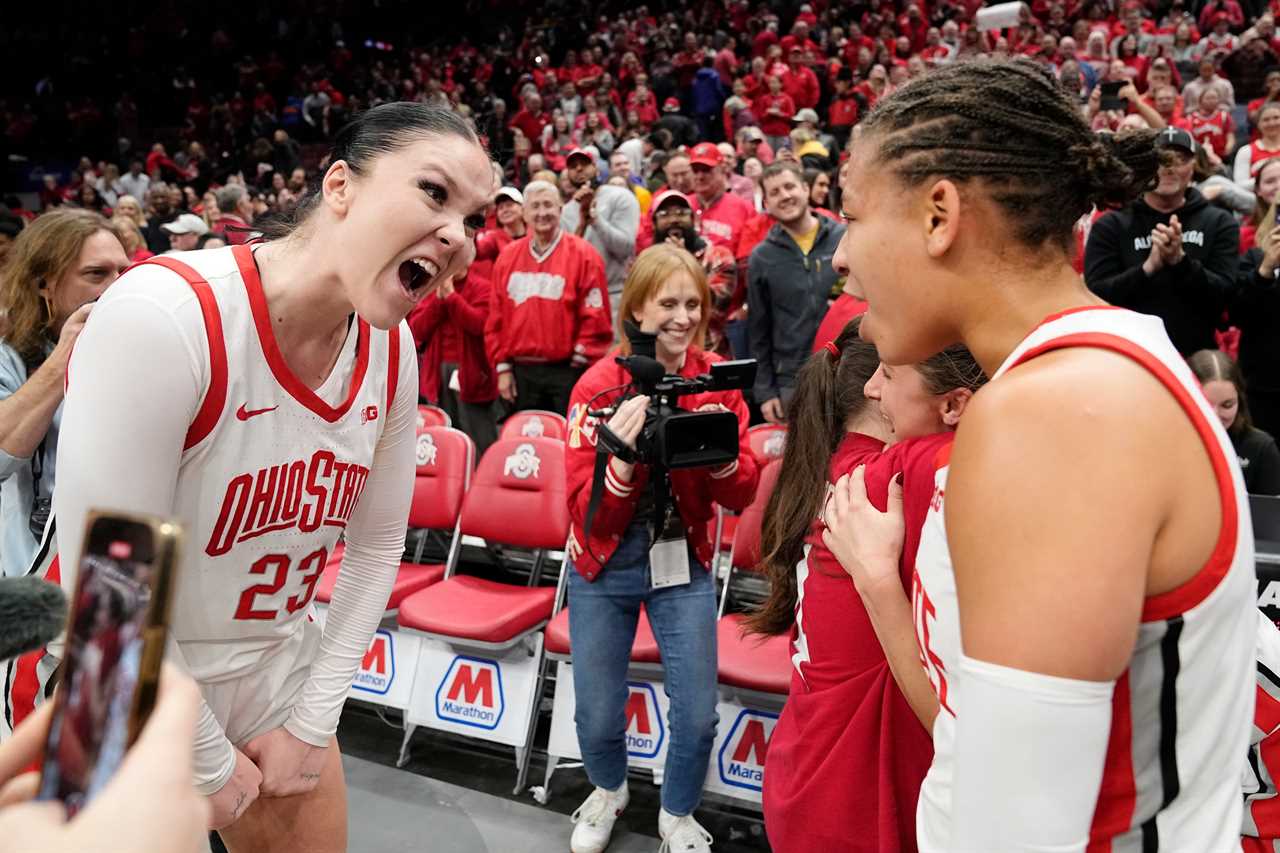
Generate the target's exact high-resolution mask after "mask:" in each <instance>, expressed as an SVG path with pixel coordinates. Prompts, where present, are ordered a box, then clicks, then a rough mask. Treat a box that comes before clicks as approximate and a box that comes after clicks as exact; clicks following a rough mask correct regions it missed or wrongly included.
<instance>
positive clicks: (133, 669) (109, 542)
mask: <svg viewBox="0 0 1280 853" xmlns="http://www.w3.org/2000/svg"><path fill="white" fill-rule="evenodd" d="M151 533H152V531H151V528H150V527H149V526H148V525H145V524H139V523H135V522H128V521H123V520H118V519H98V520H97V521H96V522H94V523H93V526H92V527H91V529H90V533H89V536H88V537H87V539H86V541H85V554H84V557H83V558H82V559H81V561H80V571H79V575H78V578H77V583H76V594H75V600H74V601H73V603H72V604H73V606H72V613H71V619H70V623H69V624H68V627H67V639H66V651H65V653H64V656H63V661H62V667H63V670H62V679H61V682H60V684H59V687H58V691H57V694H56V698H55V700H54V701H55V702H56V703H57V704H56V706H55V708H54V712H53V721H52V723H51V725H50V727H49V740H48V744H47V746H46V749H45V759H44V772H43V774H42V777H41V780H40V793H39V799H42V800H61V801H62V802H63V803H64V804H65V805H66V808H67V814H68V816H71V815H74V814H75V813H76V812H77V811H79V810H80V809H81V808H83V807H84V806H85V805H86V804H87V803H88V802H89V801H90V800H92V799H93V797H94V796H95V795H96V794H98V793H99V792H100V791H101V790H102V788H103V787H105V786H106V784H107V782H108V781H110V779H111V777H112V776H113V775H114V774H115V772H116V770H117V769H118V768H119V766H120V763H121V762H122V761H123V760H124V755H125V752H126V750H127V749H128V747H129V745H130V742H131V740H132V737H133V729H134V721H133V717H134V714H135V712H136V709H135V702H136V701H137V700H136V698H135V694H136V693H137V687H138V683H139V673H140V671H141V666H142V657H143V646H144V643H145V640H146V625H147V613H148V610H149V608H150V606H151V600H152V590H153V585H154V578H153V572H154V565H153V563H154V556H155V554H154V551H155V549H154V545H153V543H152V541H151V540H152V536H151Z"/></svg>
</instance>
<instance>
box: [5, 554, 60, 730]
mask: <svg viewBox="0 0 1280 853" xmlns="http://www.w3.org/2000/svg"><path fill="white" fill-rule="evenodd" d="M44 579H45V580H47V581H48V582H49V583H52V584H59V583H61V582H62V566H61V564H60V563H59V562H58V555H57V554H54V555H53V561H52V562H51V563H49V571H48V572H46V573H45V578H44ZM46 654H48V653H47V652H46V651H45V650H44V649H37V650H36V651H34V652H28V653H27V654H25V655H23V656H22V657H20V658H18V660H17V661H16V662H15V663H14V673H13V687H12V690H11V697H12V708H13V727H14V728H17V727H18V726H19V725H20V724H21V723H22V721H23V720H25V719H26V718H27V715H28V714H30V713H31V712H32V711H34V710H35V709H36V693H37V692H39V690H40V678H39V676H38V674H37V673H36V666H37V665H38V664H39V663H40V661H41V660H43V659H44V656H45V655H46Z"/></svg>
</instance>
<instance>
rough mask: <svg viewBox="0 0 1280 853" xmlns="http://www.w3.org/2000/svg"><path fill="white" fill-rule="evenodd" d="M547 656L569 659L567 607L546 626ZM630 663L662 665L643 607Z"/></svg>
mask: <svg viewBox="0 0 1280 853" xmlns="http://www.w3.org/2000/svg"><path fill="white" fill-rule="evenodd" d="M569 571H572V569H569ZM547 654H548V655H551V656H552V657H554V658H557V659H563V660H568V659H569V657H570V651H569V608H567V607H565V608H563V609H561V610H560V612H559V613H557V614H556V615H555V616H553V617H552V619H551V622H549V623H548V624H547ZM631 662H632V663H662V655H661V654H660V653H659V652H658V641H657V639H656V638H655V637H654V636H653V627H652V626H651V625H650V624H649V614H648V613H647V612H646V611H645V609H644V607H641V608H640V619H639V621H638V622H637V623H636V638H635V641H634V642H632V644H631Z"/></svg>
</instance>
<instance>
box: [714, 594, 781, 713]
mask: <svg viewBox="0 0 1280 853" xmlns="http://www.w3.org/2000/svg"><path fill="white" fill-rule="evenodd" d="M716 642H717V644H718V645H719V647H720V661H719V665H718V670H719V681H720V683H721V684H727V685H729V686H730V687H740V688H742V689H744V690H755V691H757V692H760V693H789V692H790V690H791V637H790V635H789V634H779V635H777V636H774V637H761V636H760V635H758V634H747V635H746V636H745V637H744V636H743V634H742V614H741V613H730V614H729V615H728V616H725V617H723V618H721V619H720V621H719V622H718V623H717V624H716Z"/></svg>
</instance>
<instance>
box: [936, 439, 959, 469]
mask: <svg viewBox="0 0 1280 853" xmlns="http://www.w3.org/2000/svg"><path fill="white" fill-rule="evenodd" d="M955 444H956V443H955V442H954V441H948V442H947V443H946V444H944V445H943V446H942V447H939V448H938V453H937V455H936V456H934V457H933V470H934V471H941V470H942V469H943V468H946V467H947V466H948V465H950V464H951V448H952V447H955Z"/></svg>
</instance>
